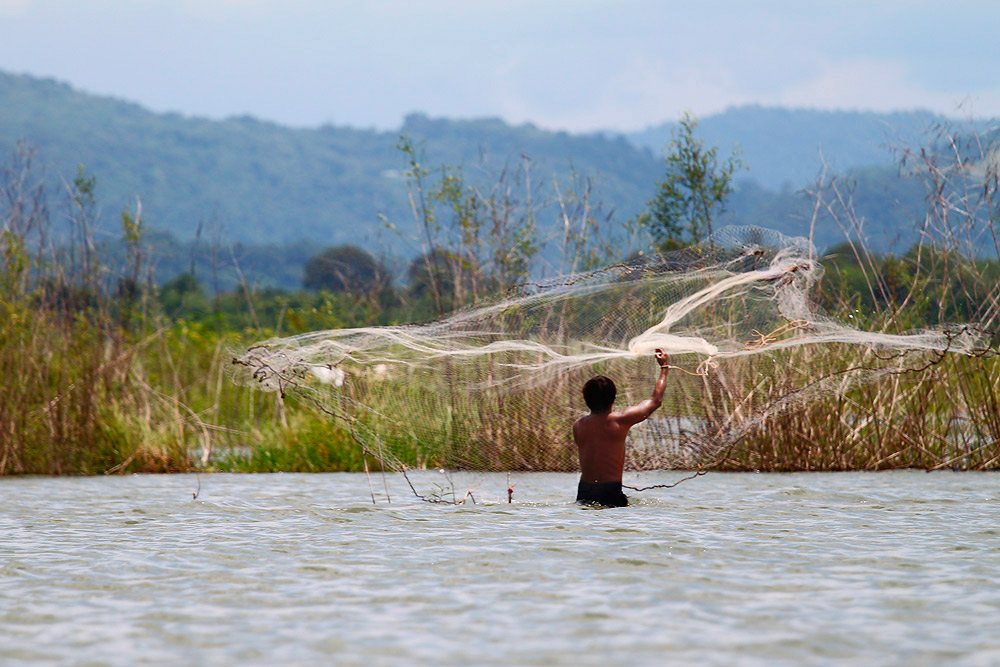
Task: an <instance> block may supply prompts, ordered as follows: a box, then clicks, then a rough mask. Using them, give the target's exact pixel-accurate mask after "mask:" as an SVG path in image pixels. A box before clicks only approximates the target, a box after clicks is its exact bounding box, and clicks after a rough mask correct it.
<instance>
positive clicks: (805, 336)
mask: <svg viewBox="0 0 1000 667" xmlns="http://www.w3.org/2000/svg"><path fill="white" fill-rule="evenodd" d="M822 271H823V267H822V265H821V264H820V263H819V262H818V261H817V259H816V253H815V251H814V248H813V247H812V246H811V244H810V243H809V242H808V241H807V240H806V239H803V238H795V237H788V236H784V235H782V234H780V233H778V232H774V231H771V230H766V229H761V228H755V227H733V228H724V229H722V230H720V231H718V232H717V233H715V234H714V235H713V236H712V237H711V238H710V239H708V240H707V241H706V242H704V243H702V244H700V245H697V246H694V247H689V248H684V249H682V250H677V251H674V252H667V253H663V254H658V255H651V256H639V257H636V258H635V259H633V260H630V261H627V262H624V263H620V264H615V265H612V266H608V267H605V268H601V269H598V270H594V271H589V272H586V273H580V274H576V275H571V276H562V277H559V278H557V279H553V280H548V281H545V282H541V283H537V284H528V285H522V286H520V287H518V288H517V289H516V290H514V291H513V292H511V293H509V294H507V295H505V296H504V298H502V299H497V300H495V301H494V302H491V303H488V304H486V305H482V306H479V307H475V308H469V309H466V310H462V311H460V312H457V313H455V314H453V315H451V316H450V317H447V318H446V319H442V320H440V321H436V322H432V323H429V324H422V325H411V326H388V327H364V328H354V329H337V330H330V331H317V332H312V333H307V334H302V335H297V336H290V337H287V338H280V339H275V340H270V341H266V342H262V343H259V344H256V345H254V346H252V347H250V348H248V349H247V350H245V351H243V352H242V353H241V354H239V356H238V357H237V358H235V359H234V368H235V369H236V378H235V379H236V381H237V382H239V383H242V384H247V385H253V386H256V387H258V388H260V389H262V390H265V391H275V392H281V393H282V395H291V396H294V397H296V398H298V399H300V400H303V401H306V402H308V403H309V404H311V405H312V406H313V407H315V408H316V409H318V410H320V411H322V412H324V413H326V414H328V415H330V416H331V417H332V418H335V419H338V420H342V421H343V422H344V424H345V425H346V426H347V427H348V428H350V429H351V433H352V435H353V436H354V439H355V440H356V442H357V443H358V446H359V447H361V448H362V449H363V451H364V452H365V454H366V455H367V456H369V457H371V458H373V459H376V460H377V461H378V462H379V463H380V465H381V467H382V468H383V469H385V470H393V471H400V472H404V474H405V472H406V471H407V470H409V469H410V468H413V467H430V466H433V467H439V466H440V467H445V468H450V469H469V470H479V471H511V470H576V469H577V465H578V463H577V456H576V450H575V447H574V445H573V441H572V435H571V428H570V427H571V425H572V423H573V421H574V420H575V419H576V418H578V417H580V416H582V415H583V414H585V412H586V408H585V405H584V403H583V400H582V395H581V391H580V390H581V387H582V385H583V383H584V382H585V381H586V380H587V379H588V378H589V377H591V376H593V375H595V374H602V375H606V376H608V377H611V378H612V379H614V381H615V382H616V384H617V386H618V391H619V393H618V400H617V401H616V405H617V406H618V407H623V406H625V405H628V404H634V403H636V402H638V401H641V400H643V399H645V398H647V397H648V396H649V395H650V393H651V391H652V387H653V383H654V381H655V378H656V376H657V373H658V367H657V365H656V362H655V361H654V359H653V351H654V349H656V348H660V349H662V350H663V351H665V352H666V353H668V354H669V355H670V364H671V369H672V370H671V371H670V376H669V380H668V388H667V392H666V396H665V398H664V402H663V406H662V407H661V408H660V409H659V410H658V411H657V412H656V413H655V414H654V416H653V417H652V418H650V419H648V420H647V421H645V422H643V423H642V424H639V425H637V426H636V427H634V428H633V429H632V431H631V434H630V439H629V446H628V450H627V451H628V458H627V461H626V467H627V469H631V470H644V469H664V468H689V469H690V468H697V467H699V466H701V467H704V466H706V465H708V464H709V463H710V462H711V461H714V460H717V459H718V457H719V456H721V455H722V454H723V453H724V452H725V451H726V450H727V449H728V448H730V447H732V446H733V444H734V443H736V442H738V441H739V440H740V438H742V437H743V436H744V435H745V434H746V433H747V432H748V431H749V430H751V429H754V428H759V427H760V426H761V425H762V424H764V423H765V422H766V420H767V419H768V418H769V417H771V416H773V415H776V414H778V413H780V412H782V411H786V410H790V409H795V408H797V407H800V406H803V405H805V404H808V403H810V402H812V401H815V400H820V399H822V398H826V397H829V396H831V395H843V394H844V393H846V392H848V391H850V390H851V388H852V387H855V386H857V385H858V384H859V383H864V382H867V381H870V380H872V379H874V378H877V377H878V376H879V375H882V374H885V373H905V372H908V371H913V370H916V369H919V368H921V367H922V366H924V365H926V364H927V363H933V361H934V360H935V359H939V358H940V356H941V355H943V354H944V353H946V352H955V353H964V354H973V353H975V352H976V351H977V350H981V349H982V348H983V346H984V345H987V342H986V341H984V340H983V337H982V336H980V335H979V334H978V333H977V332H975V331H974V330H971V329H969V328H963V327H951V328H948V327H942V328H941V329H939V330H935V331H931V330H922V331H909V332H904V333H890V332H886V331H863V330H861V329H859V328H857V327H855V326H851V325H850V324H849V323H844V322H841V321H837V320H835V319H833V318H831V317H830V316H828V315H827V314H826V313H824V311H823V310H822V309H821V308H819V307H818V306H817V304H816V303H815V302H814V301H813V300H812V298H811V296H810V291H811V288H812V287H813V286H814V285H815V283H816V282H817V280H818V279H819V278H820V276H821V275H822ZM408 479H409V478H408ZM411 486H412V483H411ZM414 492H415V493H417V494H418V495H421V496H424V493H423V490H419V489H414Z"/></svg>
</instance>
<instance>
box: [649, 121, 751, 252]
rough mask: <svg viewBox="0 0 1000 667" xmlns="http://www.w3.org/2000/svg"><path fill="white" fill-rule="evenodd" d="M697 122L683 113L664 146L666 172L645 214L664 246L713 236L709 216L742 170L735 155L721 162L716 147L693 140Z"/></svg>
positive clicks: (722, 201)
mask: <svg viewBox="0 0 1000 667" xmlns="http://www.w3.org/2000/svg"><path fill="white" fill-rule="evenodd" d="M697 127H698V121H697V120H696V119H695V118H694V117H693V116H691V115H690V114H687V113H686V114H684V117H683V118H682V119H681V121H680V125H679V126H678V127H677V128H676V129H675V130H674V132H673V138H672V139H671V141H670V144H669V145H668V146H667V151H666V158H665V162H666V165H667V172H666V175H665V176H664V178H663V180H662V181H661V182H660V183H658V190H657V192H656V196H655V197H654V198H653V201H651V202H649V205H648V209H647V212H646V213H645V217H646V222H647V224H649V226H650V230H651V232H652V234H653V238H654V239H656V241H657V243H658V244H659V245H660V247H662V248H667V249H669V248H676V247H680V246H684V245H689V244H692V243H698V242H699V241H701V240H703V239H704V238H706V237H709V236H711V234H712V217H713V216H714V215H715V213H716V212H717V211H716V209H718V210H719V211H721V209H722V208H723V204H724V202H725V200H726V197H728V196H729V194H730V193H731V192H732V191H733V173H734V172H735V171H736V170H737V169H739V168H740V167H741V166H742V164H743V163H742V161H741V160H740V158H739V155H738V154H737V153H735V152H734V153H733V154H731V155H730V156H729V158H728V159H726V160H725V162H723V163H721V164H720V162H719V156H718V148H716V147H715V146H712V147H706V146H705V145H704V144H702V142H701V141H700V140H699V139H697V138H696V137H695V129H696V128H697Z"/></svg>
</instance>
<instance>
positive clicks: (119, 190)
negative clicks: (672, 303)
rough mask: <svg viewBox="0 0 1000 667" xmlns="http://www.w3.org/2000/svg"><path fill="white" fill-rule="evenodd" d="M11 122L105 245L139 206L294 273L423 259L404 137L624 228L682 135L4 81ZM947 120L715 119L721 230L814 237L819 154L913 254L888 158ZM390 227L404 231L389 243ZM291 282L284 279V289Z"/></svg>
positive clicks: (918, 116) (706, 127) (10, 142)
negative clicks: (207, 106) (252, 104)
mask: <svg viewBox="0 0 1000 667" xmlns="http://www.w3.org/2000/svg"><path fill="white" fill-rule="evenodd" d="M0 109H2V112H0V151H2V156H0V161H2V162H3V163H6V162H7V159H8V156H9V155H11V153H12V152H13V151H14V149H15V146H16V144H17V142H18V141H22V140H23V141H24V142H26V143H27V144H28V145H30V146H33V147H35V148H36V150H37V155H36V161H37V163H38V164H39V165H41V166H42V167H44V169H45V170H46V171H47V173H48V176H49V179H50V187H51V188H52V189H55V190H57V191H58V190H59V188H60V185H59V183H60V181H67V180H69V179H71V178H72V177H73V175H74V174H75V173H76V170H77V166H78V165H83V166H84V167H85V169H86V170H87V172H88V173H89V174H92V175H94V176H96V178H97V183H98V188H97V196H98V199H99V201H100V202H101V204H102V205H103V207H104V211H105V216H104V221H105V223H106V224H107V231H108V232H109V233H111V234H113V235H117V233H118V230H117V219H116V218H117V212H118V211H120V210H121V209H122V208H123V207H125V206H129V205H134V203H135V201H136V198H137V197H139V198H141V200H142V203H143V212H144V218H145V220H146V222H147V224H148V225H149V226H150V227H151V228H152V229H154V230H157V231H159V232H166V233H169V234H170V235H172V236H173V237H174V238H175V239H177V240H179V241H181V242H187V241H190V240H191V239H193V238H194V237H195V236H196V234H197V233H198V230H199V229H204V228H205V226H206V225H207V226H208V227H211V228H212V229H214V230H215V232H214V233H216V234H221V235H222V236H223V237H224V239H225V241H226V242H228V243H240V244H244V245H257V246H265V245H267V246H272V245H285V246H289V245H291V244H298V245H297V246H296V247H297V250H296V251H295V253H294V255H295V257H296V258H301V257H302V256H305V255H306V254H308V253H309V252H311V251H318V250H319V249H322V248H323V247H325V246H329V245H336V244H341V243H354V244H356V245H359V246H362V247H366V248H368V249H370V250H373V251H376V250H378V249H386V250H387V251H388V252H389V253H390V254H393V255H396V256H400V257H404V258H406V257H412V256H414V255H416V254H417V253H418V252H419V245H418V244H417V243H416V242H415V241H413V240H412V238H413V236H414V228H413V218H412V213H411V212H410V210H409V208H408V199H407V194H406V185H405V182H404V179H403V178H402V175H401V174H402V171H403V170H404V169H405V167H406V161H405V156H404V155H403V154H402V153H401V152H400V151H399V150H398V149H397V148H396V144H397V141H398V138H399V135H400V134H406V135H408V136H410V137H411V138H412V139H413V140H414V141H415V142H418V143H419V144H420V145H421V146H422V149H423V151H424V153H425V158H424V159H425V166H429V167H434V166H437V165H460V166H462V167H463V168H464V171H465V173H466V174H467V176H468V177H469V179H470V180H472V181H473V182H477V179H478V182H481V183H487V182H493V181H495V177H496V175H497V174H498V173H499V172H500V171H501V170H502V169H504V168H505V167H506V168H510V167H512V166H515V165H517V164H518V163H520V162H521V161H522V160H524V159H526V158H527V159H529V160H530V164H531V167H532V182H533V183H534V190H535V194H536V197H537V199H538V200H539V201H543V200H545V199H546V197H548V198H551V194H552V190H551V188H552V184H553V183H554V182H558V183H559V184H560V185H561V186H562V187H566V186H567V185H568V184H569V182H570V180H571V177H572V176H571V175H572V174H573V173H575V174H578V175H582V176H585V177H590V178H592V179H593V180H594V190H595V193H596V197H597V198H598V199H600V200H601V201H602V202H603V205H604V206H603V209H604V211H605V212H610V213H612V214H613V220H617V221H619V222H621V221H623V220H626V219H628V218H630V217H632V216H634V215H635V214H636V213H638V212H639V211H641V210H642V209H643V208H644V206H645V204H646V202H648V201H649V200H650V199H651V197H652V196H653V194H654V191H655V189H656V184H657V181H658V180H659V179H660V178H661V177H662V174H663V163H662V160H661V157H660V152H661V151H662V148H663V146H664V145H665V144H666V143H667V141H668V140H669V137H670V128H671V124H665V125H662V126H658V127H656V128H650V129H648V130H646V131H644V132H641V133H635V134H632V135H629V136H628V137H625V136H621V135H619V136H609V135H608V134H607V133H603V134H588V135H573V134H568V133H565V132H550V131H546V130H541V129H539V128H537V127H534V126H532V125H521V126H511V125H508V124H506V123H504V122H503V121H500V120H496V119H480V120H445V119H432V118H428V117H427V116H425V115H422V114H411V115H410V116H408V117H407V118H406V120H405V122H404V124H403V126H402V127H401V128H400V130H399V131H398V132H378V131H373V130H363V129H355V128H348V127H333V126H323V127H319V128H314V129H295V128H288V127H283V126H280V125H277V124H274V123H268V122H262V121H258V120H255V119H253V118H250V117H238V118H230V119H227V120H224V121H212V120H206V119H201V118H192V117H186V116H181V115H178V114H157V113H152V112H150V111H147V110H145V109H143V108H142V107H140V106H138V105H135V104H131V103H128V102H124V101H121V100H117V99H113V98H107V97H99V96H94V95H89V94H85V93H82V92H79V91H77V90H74V89H73V88H71V87H70V86H68V85H66V84H64V83H59V82H56V81H52V80H47V79H37V78H32V77H29V76H21V75H12V74H6V73H3V72H0ZM939 120H941V119H940V118H939V117H936V116H933V115H931V114H927V113H923V112H913V113H899V114H875V113H856V112H821V111H793V110H787V109H765V108H760V107H744V108H739V109H730V110H728V111H726V112H725V113H723V114H719V115H716V116H709V117H706V118H704V119H702V120H701V122H700V124H699V136H700V137H701V138H702V139H703V140H704V141H705V142H706V143H708V144H715V145H717V146H719V149H720V153H721V154H723V155H725V154H727V153H728V151H729V150H731V148H732V146H733V145H739V146H741V147H742V152H743V160H744V162H745V163H746V164H747V166H748V171H746V172H742V173H741V174H740V175H739V176H738V179H739V187H738V189H737V192H736V193H734V195H733V197H732V198H731V200H730V205H729V206H728V210H727V211H726V213H725V214H724V215H723V216H722V218H721V219H720V221H719V222H720V224H725V223H727V222H728V223H739V224H759V225H762V226H768V227H773V228H776V229H779V230H782V231H786V232H789V233H797V234H801V233H805V232H806V231H808V229H807V223H806V222H805V219H806V218H807V217H808V215H809V210H810V206H809V203H808V201H806V200H805V199H804V198H802V197H801V196H799V195H796V193H795V192H794V189H795V188H798V187H801V186H802V185H804V184H806V183H808V182H810V181H812V180H813V179H814V177H815V175H816V173H817V172H818V171H819V169H820V167H821V165H822V162H821V158H820V155H821V154H820V149H822V155H823V157H825V158H826V160H827V162H828V163H829V164H830V165H831V166H832V167H834V168H836V169H838V170H851V169H853V170H855V171H854V179H855V180H856V182H857V184H858V185H857V187H858V191H859V194H861V195H863V196H859V197H858V203H859V205H860V206H861V207H862V208H861V210H860V213H861V214H862V215H863V216H865V218H866V219H867V221H868V224H869V227H868V228H867V229H869V230H870V232H871V234H872V238H873V239H874V242H875V247H876V248H877V249H889V248H893V247H894V246H893V245H892V244H893V243H896V244H897V245H896V246H895V247H894V248H895V249H899V248H900V247H905V245H906V244H908V243H910V242H912V239H913V238H914V233H913V221H914V219H915V217H914V216H916V215H918V209H919V207H920V205H921V197H922V191H921V190H920V189H919V187H916V185H915V184H914V183H913V182H912V181H904V180H902V179H900V178H899V177H898V176H897V175H896V170H895V168H894V167H892V156H891V154H890V153H889V152H888V151H887V150H886V149H885V143H886V142H887V141H889V140H891V139H892V137H893V136H894V135H895V136H897V137H898V138H899V139H900V140H901V141H903V142H911V143H916V142H919V141H920V139H921V134H922V132H923V131H924V130H925V128H927V127H929V126H930V125H932V124H933V123H934V122H937V121H939ZM862 167H863V168H862ZM789 185H790V186H792V187H791V188H789V187H787V186H789ZM782 186H786V187H785V188H784V190H778V188H781V187H782ZM550 210H551V213H552V218H553V221H554V219H555V210H554V207H550ZM385 221H389V222H391V223H393V224H395V225H396V227H397V229H398V230H399V231H397V232H392V231H388V230H387V229H386V225H385ZM540 224H543V225H544V224H546V221H544V220H540ZM840 238H841V236H840V231H839V230H838V229H836V228H834V227H833V226H832V225H828V224H827V225H824V224H821V225H819V227H818V228H817V236H816V240H817V242H818V243H819V244H820V245H830V244H833V243H836V242H837V241H838V240H839V239H840ZM296 261H298V259H296ZM294 275H297V274H294V272H292V273H290V274H289V275H287V276H285V277H283V278H280V279H278V278H274V276H272V278H273V279H274V281H276V282H277V283H280V284H283V285H288V284H289V283H291V282H294V281H295V280H296V279H297V278H295V277H294Z"/></svg>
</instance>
